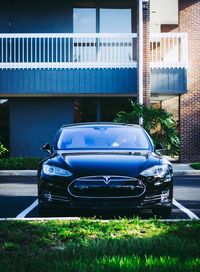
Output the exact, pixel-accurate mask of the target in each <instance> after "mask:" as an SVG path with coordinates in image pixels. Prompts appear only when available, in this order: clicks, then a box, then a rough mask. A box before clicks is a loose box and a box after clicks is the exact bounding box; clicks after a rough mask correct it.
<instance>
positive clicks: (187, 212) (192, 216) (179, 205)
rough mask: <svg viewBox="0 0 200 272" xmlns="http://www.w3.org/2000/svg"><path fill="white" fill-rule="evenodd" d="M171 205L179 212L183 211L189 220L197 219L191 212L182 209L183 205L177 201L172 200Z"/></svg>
mask: <svg viewBox="0 0 200 272" xmlns="http://www.w3.org/2000/svg"><path fill="white" fill-rule="evenodd" d="M173 204H174V205H175V206H176V207H178V208H179V209H180V210H181V211H183V212H184V213H186V214H187V215H188V216H189V218H190V219H199V217H198V216H197V215H196V214H194V213H193V212H192V211H190V210H189V209H187V208H186V207H184V206H183V205H181V204H180V203H179V202H178V201H176V200H175V199H174V198H173Z"/></svg>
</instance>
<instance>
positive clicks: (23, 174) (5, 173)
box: [0, 170, 200, 177]
mask: <svg viewBox="0 0 200 272" xmlns="http://www.w3.org/2000/svg"><path fill="white" fill-rule="evenodd" d="M0 176H5V177H9V176H10V177H12V176H15V177H36V176H37V170H0ZM174 176H175V177H177V176H182V177H184V176H200V170H174Z"/></svg>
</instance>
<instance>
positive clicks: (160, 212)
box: [153, 207, 172, 218]
mask: <svg viewBox="0 0 200 272" xmlns="http://www.w3.org/2000/svg"><path fill="white" fill-rule="evenodd" d="M171 212H172V207H158V208H154V209H153V214H154V215H156V216H157V217H162V218H170V216H171Z"/></svg>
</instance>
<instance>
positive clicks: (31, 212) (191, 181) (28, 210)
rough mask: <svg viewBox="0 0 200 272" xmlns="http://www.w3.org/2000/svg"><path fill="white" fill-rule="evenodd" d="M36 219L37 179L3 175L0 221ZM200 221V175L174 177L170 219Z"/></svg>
mask: <svg viewBox="0 0 200 272" xmlns="http://www.w3.org/2000/svg"><path fill="white" fill-rule="evenodd" d="M51 215H52V216H55V217H60V216H61V217H73V216H81V217H82V216H86V217H93V216H96V217H100V218H103V219H110V218H116V217H118V216H120V217H122V216H126V217H133V216H134V215H135V216H140V217H141V218H143V219H148V218H151V217H152V214H151V212H150V211H148V210H146V211H144V212H135V211H127V212H120V211H118V212H116V211H112V210H110V211H104V210H102V211H88V210H87V211H82V210H75V211H74V210H73V211H69V210H67V211H64V212H58V211H54V212H53V213H52V214H51ZM17 216H18V218H22V217H26V218H30V217H31V218H37V217H38V206H37V179H36V177H35V176H32V177H29V176H0V218H16V217H17ZM199 218H200V175H199V176H198V175H191V176H190V175H186V176H176V177H174V206H173V210H172V215H171V219H199Z"/></svg>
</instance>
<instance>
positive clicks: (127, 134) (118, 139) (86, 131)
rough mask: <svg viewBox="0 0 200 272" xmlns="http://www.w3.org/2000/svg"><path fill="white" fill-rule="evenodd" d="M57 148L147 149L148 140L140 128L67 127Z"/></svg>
mask: <svg viewBox="0 0 200 272" xmlns="http://www.w3.org/2000/svg"><path fill="white" fill-rule="evenodd" d="M57 147H58V149H97V148H99V149H148V148H149V140H148V138H147V136H146V135H145V132H144V131H143V130H142V129H141V128H133V127H103V126H101V127H100V126H97V127H82V128H80V127H77V128H74V127H68V128H64V129H63V131H62V132H61V135H60V137H59V139H58V143H57Z"/></svg>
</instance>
